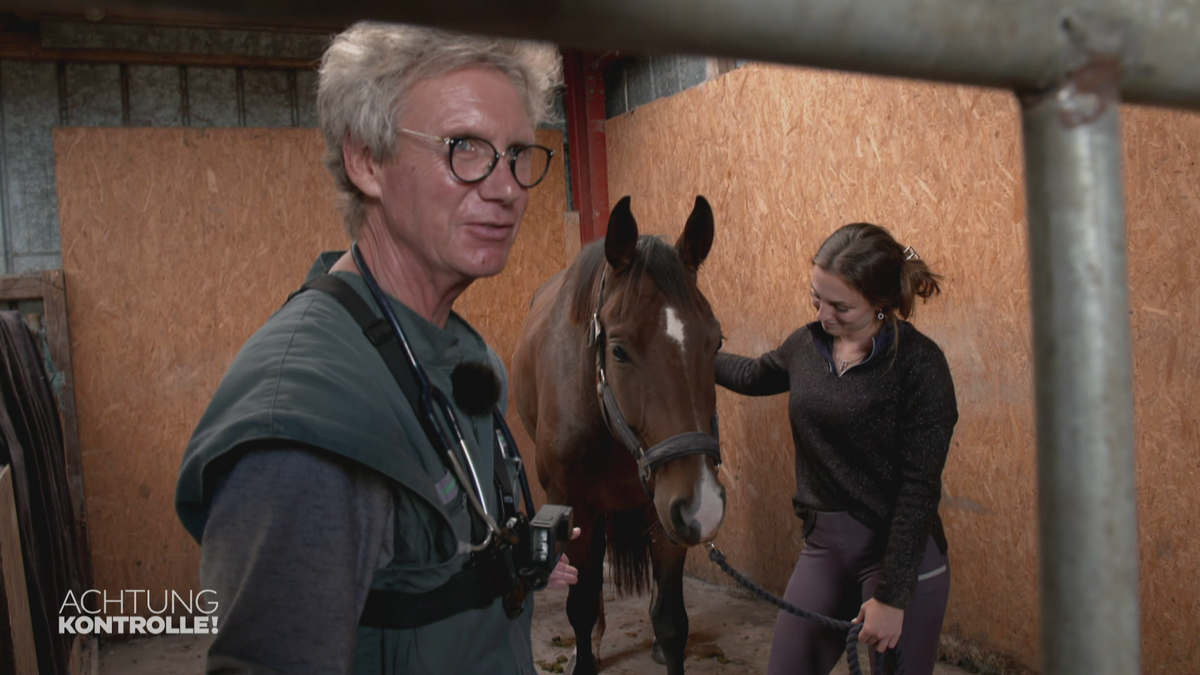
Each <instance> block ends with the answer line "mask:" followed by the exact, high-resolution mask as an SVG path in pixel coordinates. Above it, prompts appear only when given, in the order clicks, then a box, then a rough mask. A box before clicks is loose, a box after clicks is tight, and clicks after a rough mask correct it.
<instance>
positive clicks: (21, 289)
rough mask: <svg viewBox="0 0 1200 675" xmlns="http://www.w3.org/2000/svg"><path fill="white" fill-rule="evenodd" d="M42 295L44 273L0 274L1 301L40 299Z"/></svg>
mask: <svg viewBox="0 0 1200 675" xmlns="http://www.w3.org/2000/svg"><path fill="white" fill-rule="evenodd" d="M41 297H42V274H41V272H30V273H27V274H0V302H15V301H17V300H39V299H41Z"/></svg>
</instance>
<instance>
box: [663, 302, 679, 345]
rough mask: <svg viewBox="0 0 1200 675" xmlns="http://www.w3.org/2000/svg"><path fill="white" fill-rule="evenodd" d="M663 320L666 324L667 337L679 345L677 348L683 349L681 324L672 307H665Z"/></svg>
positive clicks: (677, 314)
mask: <svg viewBox="0 0 1200 675" xmlns="http://www.w3.org/2000/svg"><path fill="white" fill-rule="evenodd" d="M663 318H664V320H665V321H666V324H667V336H669V337H670V338H671V339H672V340H674V341H676V342H678V343H679V348H680V349H683V322H682V321H680V320H679V313H678V312H676V311H675V308H674V307H666V308H665V309H663Z"/></svg>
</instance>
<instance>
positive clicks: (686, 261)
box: [675, 195, 713, 272]
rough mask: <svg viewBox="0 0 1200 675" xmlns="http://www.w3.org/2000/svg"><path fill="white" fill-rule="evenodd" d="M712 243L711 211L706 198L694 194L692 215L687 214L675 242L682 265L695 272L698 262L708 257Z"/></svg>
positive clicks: (698, 265)
mask: <svg viewBox="0 0 1200 675" xmlns="http://www.w3.org/2000/svg"><path fill="white" fill-rule="evenodd" d="M712 243H713V212H712V207H710V206H709V205H708V200H706V199H705V198H704V197H702V196H700V195H696V205H695V206H694V207H692V215H690V216H688V220H687V225H686V226H684V228H683V234H681V235H679V240H678V241H676V242H675V250H676V251H679V257H680V258H681V259H682V260H683V266H684V267H686V268H688V269H689V270H691V271H693V272H695V271H696V270H697V269H699V268H700V263H702V262H704V259H705V258H707V257H708V252H709V251H711V250H712Z"/></svg>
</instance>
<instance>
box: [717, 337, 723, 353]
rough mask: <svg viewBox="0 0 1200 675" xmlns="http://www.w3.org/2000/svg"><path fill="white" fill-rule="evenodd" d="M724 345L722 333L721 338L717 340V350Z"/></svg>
mask: <svg viewBox="0 0 1200 675" xmlns="http://www.w3.org/2000/svg"><path fill="white" fill-rule="evenodd" d="M724 346H725V336H724V335H722V336H721V339H719V340H717V351H721V348H722V347H724Z"/></svg>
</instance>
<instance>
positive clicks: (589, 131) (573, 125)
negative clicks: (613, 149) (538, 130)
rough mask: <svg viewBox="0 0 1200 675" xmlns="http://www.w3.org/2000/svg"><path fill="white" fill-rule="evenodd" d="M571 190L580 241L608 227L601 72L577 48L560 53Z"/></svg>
mask: <svg viewBox="0 0 1200 675" xmlns="http://www.w3.org/2000/svg"><path fill="white" fill-rule="evenodd" d="M563 79H564V83H565V85H566V95H565V96H564V98H565V104H566V112H567V143H568V144H569V145H570V149H569V151H570V155H571V158H570V161H571V192H572V194H573V195H574V196H575V210H576V211H578V212H579V240H580V242H581V243H583V244H587V243H588V242H591V241H594V240H596V239H599V238H601V237H603V236H604V234H605V232H606V231H607V229H608V158H607V155H606V153H605V144H604V72H603V69H602V67H601V61H600V60H598V59H596V58H594V57H590V56H588V55H587V54H584V53H581V52H577V51H566V52H564V53H563Z"/></svg>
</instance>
